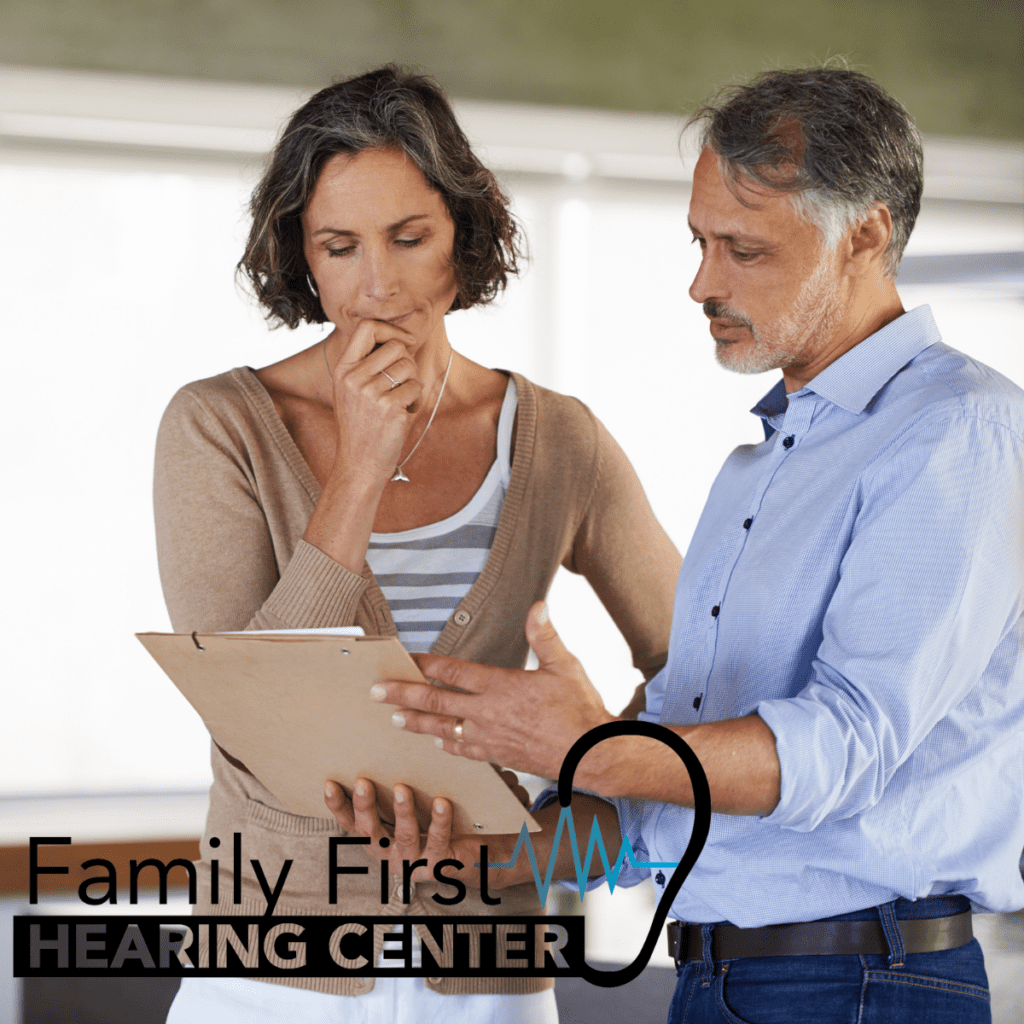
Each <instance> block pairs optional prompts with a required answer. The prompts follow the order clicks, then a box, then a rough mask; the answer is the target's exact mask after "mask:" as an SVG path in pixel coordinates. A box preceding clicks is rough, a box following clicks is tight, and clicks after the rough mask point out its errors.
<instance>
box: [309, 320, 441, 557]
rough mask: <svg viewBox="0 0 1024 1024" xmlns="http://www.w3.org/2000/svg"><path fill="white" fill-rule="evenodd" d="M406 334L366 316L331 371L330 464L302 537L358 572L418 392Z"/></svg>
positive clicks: (419, 388)
mask: <svg viewBox="0 0 1024 1024" xmlns="http://www.w3.org/2000/svg"><path fill="white" fill-rule="evenodd" d="M408 337H409V335H408V334H407V333H406V332H405V331H403V330H402V329H401V328H399V327H395V326H394V325H393V324H389V323H384V322H383V321H380V320H363V321H362V322H361V323H360V324H359V326H358V327H357V328H356V329H355V331H353V332H352V337H351V338H349V340H348V343H347V344H346V346H345V348H344V351H343V352H342V354H341V358H340V359H339V360H338V362H337V364H336V365H335V367H334V369H333V371H332V373H331V387H332V389H333V402H334V421H335V434H336V436H335V450H334V466H333V468H332V470H331V475H330V477H329V478H328V480H327V483H326V485H325V486H324V489H323V492H322V493H321V495H320V499H319V501H317V503H316V508H315V509H313V514H312V515H311V516H310V517H309V522H308V523H307V524H306V532H305V533H304V534H303V539H304V540H306V541H308V542H309V543H310V544H312V545H313V546H314V547H317V548H319V549H320V550H321V551H322V552H323V553H324V554H325V555H327V556H328V557H329V558H332V559H334V561H335V562H337V563H338V564H339V565H342V566H344V567H345V568H346V569H348V570H349V571H350V572H353V573H357V574H358V573H360V572H362V569H363V563H364V561H365V560H366V548H367V545H368V543H369V540H370V533H371V531H372V530H373V521H374V517H375V516H376V514H377V505H378V504H379V502H380V498H381V495H382V494H383V493H384V488H385V486H386V485H387V483H388V481H389V480H390V479H391V476H392V474H393V473H394V472H395V466H397V465H398V461H399V459H400V458H401V453H402V445H403V444H404V443H405V437H406V434H407V433H408V431H409V425H410V424H411V423H412V419H413V413H412V412H411V411H410V407H412V406H413V405H415V403H416V402H417V401H418V400H419V398H420V397H421V395H422V394H423V385H422V382H421V381H420V379H419V370H418V368H417V366H416V363H415V362H414V360H413V359H412V357H411V356H410V355H409V350H408V349H407V348H406V346H405V345H404V344H403V342H402V340H401V339H403V338H406V339H407V338H408ZM378 344H379V345H380V347H379V348H378V349H376V351H374V345H378ZM386 374H388V375H390V376H386ZM392 381H394V382H395V383H394V384H393V383H392Z"/></svg>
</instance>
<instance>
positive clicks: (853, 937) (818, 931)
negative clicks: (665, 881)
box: [668, 910, 974, 964]
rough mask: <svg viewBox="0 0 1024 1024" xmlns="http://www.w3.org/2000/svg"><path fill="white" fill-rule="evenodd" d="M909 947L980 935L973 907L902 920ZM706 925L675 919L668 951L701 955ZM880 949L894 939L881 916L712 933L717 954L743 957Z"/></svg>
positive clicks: (722, 928)
mask: <svg viewBox="0 0 1024 1024" xmlns="http://www.w3.org/2000/svg"><path fill="white" fill-rule="evenodd" d="M896 923H897V925H898V926H899V929H900V934H901V935H902V936H903V945H904V946H905V947H906V951H907V952H908V953H933V952H936V951H937V950H940V949H956V947H957V946H963V945H965V944H966V943H968V942H970V941H971V939H972V938H973V937H974V931H973V929H972V928H971V912H970V911H969V910H965V911H963V912H962V913H959V914H953V915H951V916H949V917H930V918H921V919H917V920H913V921H897V922H896ZM700 929H701V926H700V925H699V924H683V923H682V922H681V921H670V922H669V925H668V954H669V956H671V957H672V958H673V959H674V960H675V962H676V963H677V964H679V963H682V962H684V961H688V960H700V959H701V958H702V953H701V935H700ZM861 953H865V954H872V953H873V954H880V955H883V956H887V955H888V953H889V947H888V944H887V943H886V941H885V933H884V932H883V931H882V924H881V922H880V921H808V922H807V923H805V924H774V925H768V926H767V927H764V928H737V927H736V926H735V925H732V924H723V925H715V928H714V931H712V933H711V956H712V959H714V960H737V959H740V958H741V957H752V956H822V955H826V954H841V955H846V956H851V955H854V956H855V955H858V954H861Z"/></svg>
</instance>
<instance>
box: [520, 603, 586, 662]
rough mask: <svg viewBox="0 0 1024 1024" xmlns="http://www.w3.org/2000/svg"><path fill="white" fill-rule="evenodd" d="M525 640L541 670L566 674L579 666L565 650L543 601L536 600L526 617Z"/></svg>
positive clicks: (573, 656)
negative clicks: (535, 656)
mask: <svg viewBox="0 0 1024 1024" xmlns="http://www.w3.org/2000/svg"><path fill="white" fill-rule="evenodd" d="M526 640H527V643H529V645H530V649H531V650H532V651H533V653H534V654H536V655H537V661H538V663H539V665H540V668H541V669H542V670H543V671H545V672H551V673H553V674H554V675H560V676H567V675H573V674H574V673H575V672H576V670H577V669H578V668H579V661H577V659H576V657H575V655H573V654H570V653H569V651H567V650H566V647H565V644H563V643H562V638H561V637H560V636H559V635H558V633H557V632H556V631H555V627H554V626H553V625H552V623H551V616H550V614H549V613H548V606H547V604H546V603H545V602H544V601H538V602H537V603H536V604H535V605H534V606H533V607H532V608H531V609H530V613H529V615H527V617H526Z"/></svg>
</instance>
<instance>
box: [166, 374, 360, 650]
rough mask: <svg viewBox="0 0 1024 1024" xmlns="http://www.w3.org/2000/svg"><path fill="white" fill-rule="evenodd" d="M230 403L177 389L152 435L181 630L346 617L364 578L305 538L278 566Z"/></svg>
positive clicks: (346, 621) (169, 580)
mask: <svg viewBox="0 0 1024 1024" xmlns="http://www.w3.org/2000/svg"><path fill="white" fill-rule="evenodd" d="M246 437H247V432H246V431H245V430H244V429H243V428H242V426H241V425H240V424H239V423H237V422H235V417H233V416H232V415H231V412H230V410H218V409H216V408H211V406H210V404H209V403H208V402H207V401H205V400H204V399H202V398H200V397H199V396H198V395H196V394H194V393H193V392H192V391H190V390H189V388H184V389H182V390H181V391H179V392H178V394H177V395H175V397H174V398H173V399H172V400H171V403H170V405H169V406H168V408H167V411H166V412H165V413H164V417H163V420H162V421H161V424H160V430H159V432H158V435H157V446H156V461H155V470H154V488H153V494H154V513H155V519H156V539H157V555H158V558H159V563H160V578H161V582H162V584H163V589H164V597H165V599H166V602H167V609H168V612H169V613H170V617H171V623H172V625H173V627H174V629H176V630H178V631H179V632H191V631H192V630H197V631H199V632H217V631H221V630H232V629H291V628H314V627H318V626H347V625H352V623H353V621H354V616H355V610H356V607H357V605H358V602H359V598H360V597H361V595H362V593H363V591H364V590H365V589H366V586H367V581H366V580H365V579H364V578H363V577H361V576H357V575H356V574H354V573H352V572H349V571H348V570H347V569H345V568H344V567H343V566H341V565H339V564H338V563H337V562H335V561H333V560H332V559H331V558H328V556H327V555H325V554H324V553H323V552H322V551H320V550H319V549H318V548H316V547H314V546H313V545H311V544H308V543H306V542H305V541H303V540H299V541H298V543H297V544H296V545H295V549H294V551H293V552H292V555H291V557H290V558H289V559H288V561H287V564H286V565H285V566H284V567H283V568H282V567H281V566H280V565H279V557H280V554H281V552H280V551H279V550H277V549H276V548H275V543H274V538H273V537H272V535H271V527H270V523H269V521H268V516H267V512H266V510H265V508H264V506H263V500H264V499H263V498H261V495H260V493H259V485H258V471H257V469H256V465H257V464H258V461H259V459H258V458H256V457H255V456H254V453H253V452H252V451H247V447H252V446H253V445H254V444H255V442H254V441H253V440H252V439H251V438H250V439H249V442H248V444H247V441H246Z"/></svg>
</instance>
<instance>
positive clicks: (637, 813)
mask: <svg viewBox="0 0 1024 1024" xmlns="http://www.w3.org/2000/svg"><path fill="white" fill-rule="evenodd" d="M573 792H574V793H580V794H583V795H586V796H593V797H597V799H598V800H604V801H605V803H609V804H611V805H612V806H613V807H614V808H615V810H616V811H617V812H618V815H619V831H620V833H621V834H622V837H623V839H627V838H628V839H629V844H630V848H631V849H632V851H633V860H634V861H640V862H646V861H648V860H650V857H649V855H648V853H647V844H646V843H645V842H644V840H643V836H642V835H641V833H640V827H641V824H642V815H643V810H644V804H643V801H639V800H623V799H619V798H616V797H606V796H600V795H599V794H597V793H593V792H591V791H590V790H589V789H573ZM557 799H558V787H557V786H548V787H547V788H546V789H543V790H541V792H540V793H539V794H538V796H537V799H536V800H534V801H533V804H532V805H531V806H530V813H531V814H533V813H536V812H537V811H539V810H541V809H542V808H544V807H548V806H549V805H551V804H553V803H554V802H555V801H556V800H557ZM624 815H626V816H628V821H627V818H626V817H624ZM585 854H586V851H585V850H581V851H580V856H581V858H582V857H583V856H585ZM595 855H596V856H599V855H598V854H597V851H596V850H595ZM618 855H619V851H618V850H606V851H605V856H606V857H607V859H608V862H609V865H610V866H613V865H614V864H615V861H616V859H617V857H618ZM598 863H601V862H600V860H598ZM650 877H651V869H650V868H640V867H634V866H633V864H631V863H630V861H629V858H628V857H627V858H626V859H625V860H624V861H623V862H622V867H621V868H620V869H619V873H618V875H616V877H615V882H614V883H612V882H611V880H610V879H609V877H608V875H607V874H604V873H602V874H600V875H595V876H594V877H593V878H588V879H587V883H586V885H585V886H584V888H583V892H590V890H591V889H599V888H600V887H601V886H602V885H605V884H607V885H608V888H609V889H611V890H614V889H616V888H617V887H618V886H622V888H624V889H630V888H632V887H633V886H634V885H639V884H640V883H641V882H645V881H647V879H648V878H650ZM559 884H560V885H562V886H564V887H565V888H569V889H576V890H577V891H579V884H578V883H577V882H576V881H574V880H570V879H560V880H559ZM581 895H582V894H581Z"/></svg>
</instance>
